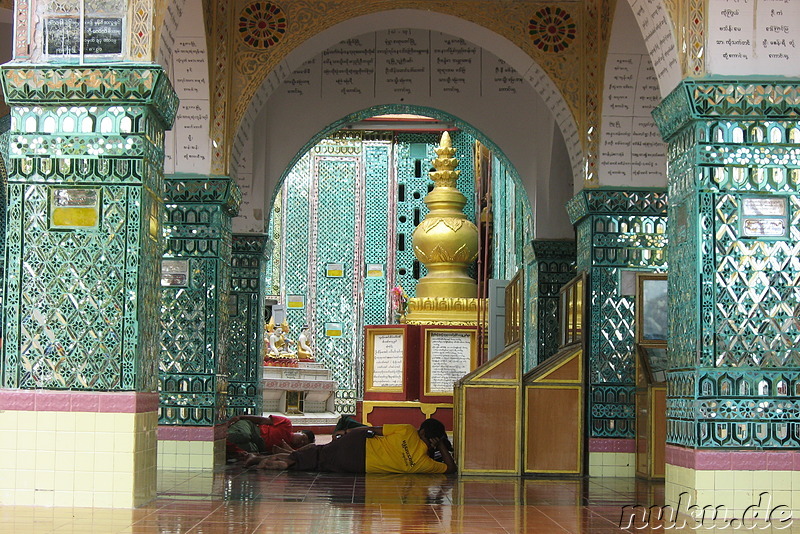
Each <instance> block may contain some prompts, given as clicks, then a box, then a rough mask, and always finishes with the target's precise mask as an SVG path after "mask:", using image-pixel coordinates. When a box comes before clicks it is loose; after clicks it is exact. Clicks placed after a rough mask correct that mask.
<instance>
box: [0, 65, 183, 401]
mask: <svg viewBox="0 0 800 534" xmlns="http://www.w3.org/2000/svg"><path fill="white" fill-rule="evenodd" d="M2 83H3V89H4V92H5V94H6V101H7V102H8V104H9V105H10V106H11V126H10V130H9V133H8V135H7V136H6V137H4V139H5V140H6V141H7V142H6V143H4V146H3V148H2V149H1V150H0V151H1V152H3V153H4V156H5V157H6V163H7V169H6V170H7V171H8V188H7V190H6V191H7V193H8V198H7V199H6V203H7V212H6V222H7V225H6V228H5V240H6V246H5V251H6V256H5V258H6V265H5V268H6V273H5V275H6V276H4V278H3V283H4V289H3V294H4V295H5V297H6V301H5V303H4V307H3V319H2V321H3V331H4V336H5V338H4V346H3V354H2V358H3V375H2V386H3V387H8V388H52V389H91V390H137V391H155V389H156V387H157V362H158V357H157V356H158V332H159V328H158V324H159V323H158V319H157V313H158V291H157V287H158V286H157V285H158V261H157V260H158V258H160V254H161V248H162V243H161V237H160V233H159V231H158V224H159V221H160V220H161V213H162V206H161V202H160V199H159V196H160V191H161V187H162V185H161V180H162V176H161V173H162V169H163V130H164V128H165V127H169V126H170V125H171V124H172V121H173V120H174V117H175V111H176V109H177V103H178V101H177V98H176V96H175V94H174V92H173V91H172V88H171V87H170V85H169V82H168V80H167V78H166V76H165V75H164V73H163V72H162V71H161V70H160V68H158V67H147V68H140V67H119V68H95V67H90V68H75V69H72V68H57V69H51V68H47V67H31V66H25V67H23V68H14V67H13V66H4V67H3V68H2ZM73 186H74V187H76V188H80V189H84V190H91V191H94V192H96V193H97V194H98V197H97V198H99V201H98V202H97V204H96V205H97V210H96V213H97V219H96V224H92V225H88V226H87V225H86V224H82V226H80V225H79V226H80V227H77V228H70V229H67V228H58V229H56V228H51V225H50V217H51V215H50V202H51V199H50V194H51V193H52V192H53V189H54V188H57V189H61V188H62V187H73ZM91 194H92V193H89V195H91ZM54 205H55V204H54ZM89 211H93V210H92V209H91V208H89ZM151 222H152V223H153V224H151Z"/></svg>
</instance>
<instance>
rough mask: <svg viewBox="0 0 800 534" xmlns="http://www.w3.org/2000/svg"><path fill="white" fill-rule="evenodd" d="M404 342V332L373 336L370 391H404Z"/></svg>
mask: <svg viewBox="0 0 800 534" xmlns="http://www.w3.org/2000/svg"><path fill="white" fill-rule="evenodd" d="M404 341H405V339H404V335H403V333H402V332H398V333H396V334H378V333H376V334H374V335H373V337H372V365H371V370H370V380H371V383H370V384H368V389H369V390H371V391H376V390H383V391H386V390H392V391H402V388H403V358H404V355H403V345H404Z"/></svg>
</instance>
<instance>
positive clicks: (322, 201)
mask: <svg viewBox="0 0 800 534" xmlns="http://www.w3.org/2000/svg"><path fill="white" fill-rule="evenodd" d="M360 161H361V158H360V157H359V158H355V157H352V158H343V157H339V158H334V157H330V158H325V159H322V158H320V159H318V160H317V164H316V171H315V176H316V178H317V183H316V191H315V194H314V197H315V199H316V214H315V217H314V218H313V219H312V222H313V226H312V230H311V231H312V235H313V236H314V237H313V239H314V245H315V246H314V252H315V258H314V259H315V260H316V261H313V262H312V266H313V267H314V270H315V275H316V277H315V287H314V291H313V293H314V294H315V296H316V300H315V305H314V309H313V313H314V341H315V343H316V347H317V355H318V361H321V362H322V363H324V364H325V366H326V367H327V368H328V369H330V370H331V371H332V372H333V378H334V380H336V381H337V382H338V384H339V389H344V390H348V389H356V388H357V380H358V374H359V371H360V368H357V367H356V354H359V351H358V348H359V347H360V346H361V337H362V334H361V329H360V326H361V325H360V316H361V314H360V313H359V312H358V300H357V299H358V285H359V278H360V272H361V265H362V261H359V260H360V258H359V254H358V252H359V250H358V249H359V248H360V247H358V245H357V243H358V241H359V239H358V236H359V231H360V230H361V228H360V226H361V221H360V220H359V219H360V217H359V215H360V213H359V212H360V211H361V205H360V204H361V200H362V198H363V197H361V194H360V192H361V191H363V187H361V180H360V176H359V174H360V173H359V170H360V169H359V166H360ZM343 199H355V202H352V201H350V202H342V200H343ZM329 262H333V263H343V264H344V275H343V276H342V277H338V278H337V277H328V276H326V264H327V263H329ZM326 322H334V323H340V324H341V325H342V326H343V330H342V335H341V336H340V337H328V336H326V335H325V323H326Z"/></svg>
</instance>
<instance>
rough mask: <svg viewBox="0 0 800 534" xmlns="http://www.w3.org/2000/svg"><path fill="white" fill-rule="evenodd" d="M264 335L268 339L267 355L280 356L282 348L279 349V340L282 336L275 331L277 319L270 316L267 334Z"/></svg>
mask: <svg viewBox="0 0 800 534" xmlns="http://www.w3.org/2000/svg"><path fill="white" fill-rule="evenodd" d="M264 337H266V339H267V357H273V358H274V357H276V356H278V355H279V354H280V350H279V349H278V342H279V340H280V338H279V337H278V334H277V332H276V331H275V321H274V320H273V319H272V318H270V320H269V322H268V323H267V327H266V336H264Z"/></svg>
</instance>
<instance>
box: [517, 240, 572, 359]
mask: <svg viewBox="0 0 800 534" xmlns="http://www.w3.org/2000/svg"><path fill="white" fill-rule="evenodd" d="M525 259H526V261H525V265H526V277H525V279H526V285H527V294H528V296H529V298H528V299H526V302H527V303H530V305H529V306H528V309H527V310H526V311H525V313H526V314H527V315H528V319H527V321H525V324H526V328H527V329H529V333H528V335H527V336H526V343H525V371H526V372H527V371H530V370H531V369H533V368H534V367H536V366H537V365H538V364H540V363H542V362H543V361H545V360H546V359H547V358H549V357H550V356H552V355H553V354H555V353H556V352H557V351H558V345H559V338H558V328H559V327H558V295H559V291H560V290H561V287H562V286H563V285H564V284H566V283H567V282H569V281H570V280H572V279H573V278H575V261H576V260H575V242H574V241H555V240H544V239H538V240H535V241H533V242H531V244H530V248H529V250H527V251H526V256H525Z"/></svg>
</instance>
